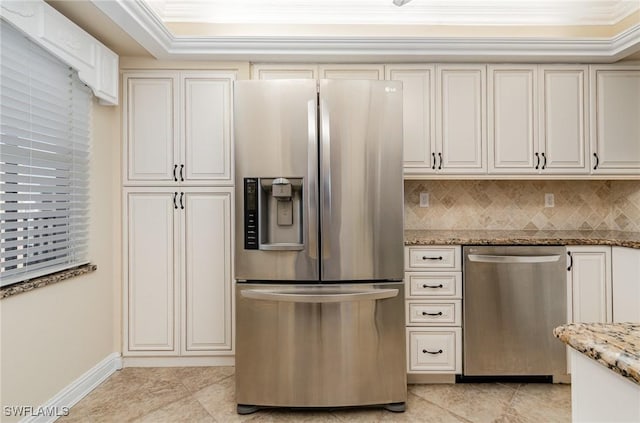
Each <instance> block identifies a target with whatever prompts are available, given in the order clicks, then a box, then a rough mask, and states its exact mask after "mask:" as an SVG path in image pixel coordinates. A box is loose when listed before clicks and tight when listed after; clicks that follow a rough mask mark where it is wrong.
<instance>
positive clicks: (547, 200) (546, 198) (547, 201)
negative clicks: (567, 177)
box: [544, 193, 556, 207]
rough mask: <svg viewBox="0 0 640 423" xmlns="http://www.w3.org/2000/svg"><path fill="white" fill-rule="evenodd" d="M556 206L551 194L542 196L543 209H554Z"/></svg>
mask: <svg viewBox="0 0 640 423" xmlns="http://www.w3.org/2000/svg"><path fill="white" fill-rule="evenodd" d="M555 205H556V200H555V198H554V196H553V194H548V193H547V194H545V195H544V206H545V207H555Z"/></svg>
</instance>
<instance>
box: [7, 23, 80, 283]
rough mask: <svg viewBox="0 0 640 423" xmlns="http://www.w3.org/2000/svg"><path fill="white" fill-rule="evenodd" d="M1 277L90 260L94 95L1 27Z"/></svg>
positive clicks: (28, 43) (45, 55)
mask: <svg viewBox="0 0 640 423" xmlns="http://www.w3.org/2000/svg"><path fill="white" fill-rule="evenodd" d="M0 25H1V26H0V31H1V34H0V35H1V37H0V43H1V44H0V234H1V237H0V279H1V285H2V286H5V285H10V284H13V283H16V282H21V281H24V280H27V279H31V278H34V277H38V276H42V275H45V274H49V273H53V272H56V271H60V270H64V269H67V268H70V267H74V266H77V265H80V264H84V263H86V262H87V249H88V203H89V201H88V171H89V122H90V113H91V96H92V94H91V91H90V90H89V89H88V88H87V87H86V86H85V85H84V84H83V83H82V82H80V80H79V79H78V76H77V72H75V71H73V70H72V69H70V68H69V67H68V66H67V65H65V64H64V63H62V62H61V61H59V60H58V59H56V58H55V57H54V56H52V55H51V54H49V53H48V52H46V51H45V50H44V49H42V48H41V47H39V46H37V45H35V44H34V43H32V42H31V41H29V40H28V39H27V38H26V37H25V36H23V35H22V34H21V33H20V32H19V31H18V30H16V29H15V28H13V27H12V26H11V25H9V24H8V23H6V22H5V21H0Z"/></svg>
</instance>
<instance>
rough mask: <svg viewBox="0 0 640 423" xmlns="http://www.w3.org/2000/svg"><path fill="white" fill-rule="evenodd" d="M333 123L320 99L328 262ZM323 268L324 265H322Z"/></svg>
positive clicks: (324, 248)
mask: <svg viewBox="0 0 640 423" xmlns="http://www.w3.org/2000/svg"><path fill="white" fill-rule="evenodd" d="M330 131H331V123H330V120H329V108H328V105H327V102H326V100H323V99H322V98H321V99H320V136H321V137H322V139H321V140H320V141H321V143H322V145H321V149H320V151H321V154H322V157H321V158H320V163H321V165H320V166H321V168H320V175H321V177H322V181H321V184H322V186H321V189H322V195H321V202H320V207H321V208H322V226H321V231H322V235H321V236H322V257H323V260H326V259H328V258H329V256H330V251H331V248H330V243H329V241H330V239H331V237H330V236H329V228H330V226H331V137H330ZM321 267H322V265H321Z"/></svg>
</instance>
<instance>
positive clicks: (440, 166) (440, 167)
mask: <svg viewBox="0 0 640 423" xmlns="http://www.w3.org/2000/svg"><path fill="white" fill-rule="evenodd" d="M438 157H439V158H440V163H439V164H438V170H440V169H442V153H438Z"/></svg>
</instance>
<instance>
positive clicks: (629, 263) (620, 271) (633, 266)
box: [611, 247, 640, 322]
mask: <svg viewBox="0 0 640 423" xmlns="http://www.w3.org/2000/svg"><path fill="white" fill-rule="evenodd" d="M611 250H612V251H611V260H612V266H611V273H612V283H613V321H614V322H640V250H637V249H633V248H623V247H613V248H612V249H611Z"/></svg>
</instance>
